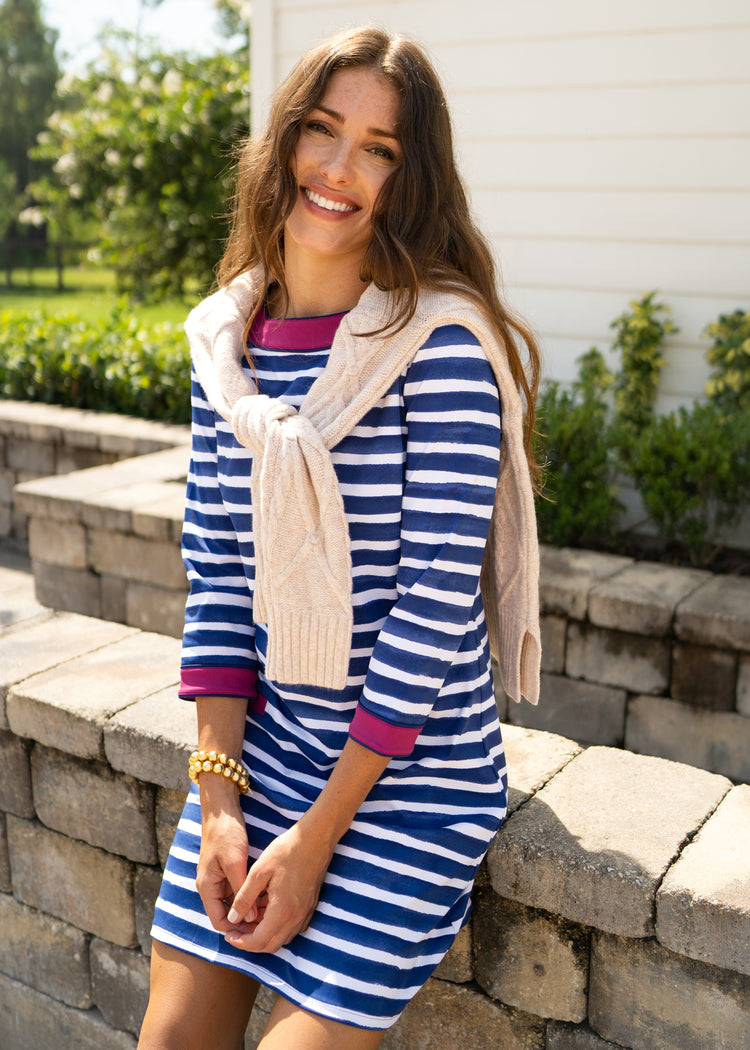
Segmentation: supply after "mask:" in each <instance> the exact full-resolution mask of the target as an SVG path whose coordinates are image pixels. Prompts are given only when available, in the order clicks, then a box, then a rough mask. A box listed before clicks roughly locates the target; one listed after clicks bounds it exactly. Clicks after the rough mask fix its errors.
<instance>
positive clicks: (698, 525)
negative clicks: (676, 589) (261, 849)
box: [628, 401, 750, 565]
mask: <svg viewBox="0 0 750 1050" xmlns="http://www.w3.org/2000/svg"><path fill="white" fill-rule="evenodd" d="M628 469H629V471H630V473H631V475H632V477H633V479H634V480H635V483H636V485H637V487H638V491H639V492H640V494H641V497H642V499H643V502H644V504H645V506H646V509H647V510H648V512H649V515H650V517H651V519H652V521H653V522H654V524H655V525H656V527H657V529H658V531H659V534H660V535H661V536H662V537H663V538H664V539H666V540H667V541H669V542H671V543H677V544H678V545H679V546H681V547H683V548H684V549H685V550H686V552H687V554H688V557H689V559H690V561H691V562H692V564H694V565H708V564H709V563H710V562H711V560H712V559H713V557H714V556H715V555H716V553H717V551H718V550H719V549H720V546H721V544H720V541H719V532H720V531H721V530H722V529H724V528H727V527H731V526H733V525H736V524H737V523H738V522H739V521H740V519H741V517H742V514H743V511H744V510H745V509H746V507H747V504H748V501H750V413H748V412H731V411H730V412H727V411H725V410H724V409H722V408H721V406H719V405H717V404H713V403H711V402H698V401H696V402H695V403H694V404H693V405H692V407H691V408H685V407H682V408H679V409H678V410H677V411H676V412H670V413H669V414H668V415H664V416H656V417H654V419H653V420H652V421H651V423H649V425H648V426H647V427H645V428H644V430H643V431H642V432H641V433H640V435H639V436H638V438H637V439H636V440H635V442H634V444H633V446H632V448H631V456H630V460H629V464H628Z"/></svg>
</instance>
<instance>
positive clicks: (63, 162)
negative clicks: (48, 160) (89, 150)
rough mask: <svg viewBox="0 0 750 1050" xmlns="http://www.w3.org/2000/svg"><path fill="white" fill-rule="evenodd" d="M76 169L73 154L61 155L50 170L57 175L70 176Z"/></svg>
mask: <svg viewBox="0 0 750 1050" xmlns="http://www.w3.org/2000/svg"><path fill="white" fill-rule="evenodd" d="M75 168H76V158H75V154H73V153H63V154H61V155H60V156H59V157H58V158H57V160H56V161H55V163H54V165H53V167H52V170H53V171H54V172H55V173H56V174H57V175H63V176H64V175H71V174H72V173H73V172H74V171H75Z"/></svg>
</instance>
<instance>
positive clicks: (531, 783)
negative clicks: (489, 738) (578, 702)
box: [502, 723, 583, 813]
mask: <svg viewBox="0 0 750 1050" xmlns="http://www.w3.org/2000/svg"><path fill="white" fill-rule="evenodd" d="M502 732H503V743H504V745H505V759H506V762H507V766H508V812H509V813H512V812H513V811H514V810H516V809H518V807H519V806H520V805H522V804H523V803H524V802H526V801H527V800H528V799H529V798H531V796H532V795H533V794H534V793H535V792H536V791H538V790H539V789H540V788H541V787H543V786H544V785H545V784H546V783H547V781H548V780H550V779H551V778H552V777H553V776H554V775H555V773H559V772H560V770H561V769H562V768H563V766H564V765H566V764H567V763H568V762H570V760H571V759H572V758H574V757H575V756H576V755H578V754H580V753H581V751H582V750H583V749H582V747H581V745H580V744H577V743H576V742H575V740H568V738H567V737H564V736H558V735H557V734H556V733H546V732H543V731H541V730H538V729H525V728H522V727H521V726H516V725H511V724H510V723H505V724H503V726H502Z"/></svg>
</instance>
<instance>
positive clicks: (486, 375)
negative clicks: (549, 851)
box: [152, 315, 506, 1029]
mask: <svg viewBox="0 0 750 1050" xmlns="http://www.w3.org/2000/svg"><path fill="white" fill-rule="evenodd" d="M339 321H340V315H335V316H331V317H324V318H313V319H292V320H287V321H283V322H279V321H270V320H268V318H267V317H265V315H262V316H261V317H260V318H259V320H258V321H256V323H255V325H254V327H253V330H252V332H251V345H252V346H253V347H254V349H253V352H252V356H253V363H254V367H255V371H256V376H257V380H258V383H259V388H260V390H261V392H262V393H265V394H268V395H269V396H271V397H278V398H281V399H282V400H285V401H288V402H289V403H291V404H292V405H294V406H297V407H298V406H299V405H300V404H301V402H302V400H303V399H304V397H305V394H306V392H307V391H308V390H309V388H310V386H311V384H312V382H313V381H314V379H315V378H316V376H318V375H319V374H320V372H321V371H322V369H323V368H324V367H325V364H326V361H327V356H328V351H329V349H330V346H331V343H332V342H333V337H334V335H335V331H336V328H337V326H338V323H339ZM499 449H500V410H499V399H498V393H497V388H496V385H495V382H494V378H493V375H492V371H491V369H490V366H489V364H488V363H487V360H486V359H485V357H484V354H483V352H482V350H481V348H480V346H479V344H478V343H477V341H476V339H475V338H474V337H473V336H472V335H471V334H470V333H469V332H468V331H467V330H466V329H464V328H461V327H458V326H444V327H441V328H437V329H436V330H435V331H434V332H433V334H432V335H431V336H430V338H429V339H428V340H427V342H426V343H425V344H424V345H423V347H422V348H421V349H420V350H419V351H418V353H417V354H416V356H415V358H414V360H413V361H412V362H411V364H410V365H409V366H408V367H407V368H406V369H405V370H404V372H403V374H402V375H401V376H399V378H398V379H397V380H396V382H395V383H394V384H393V386H392V387H391V389H390V390H389V391H388V393H387V394H386V395H385V396H384V397H383V398H382V399H381V400H380V401H379V402H378V403H376V404H375V405H374V406H373V407H372V408H371V409H370V410H369V411H368V412H367V414H366V415H365V416H364V417H363V418H362V420H361V421H360V423H359V424H358V425H357V426H356V427H355V428H354V429H353V430H352V431H351V432H350V433H349V434H348V435H347V436H346V437H345V438H344V439H343V440H342V441H341V442H340V444H339V445H337V446H336V447H335V448H334V449H333V450H332V452H331V456H332V459H333V463H334V467H335V470H336V474H337V478H338V482H339V487H340V490H341V494H342V497H343V501H344V508H345V512H346V516H347V521H348V525H349V531H350V536H351V553H352V563H353V608H354V632H353V641H352V650H351V657H350V663H349V674H348V680H347V685H346V687H345V688H344V689H343V690H341V691H333V690H326V689H313V688H311V687H303V686H290V685H287V684H284V683H279V682H275V681H269V680H268V679H267V678H266V677H265V675H264V667H265V654H266V643H267V636H266V631H265V629H264V626H263V625H262V624H254V623H253V619H252V593H253V579H254V550H253V529H252V511H251V507H250V505H249V478H250V468H251V453H250V452H249V451H248V450H247V449H245V448H244V447H243V446H241V445H240V444H238V442H237V441H236V439H235V438H234V435H233V433H232V430H231V427H230V426H229V424H228V423H226V422H225V421H224V420H223V419H222V418H221V416H219V415H218V414H217V413H216V412H214V410H213V409H212V408H211V406H210V405H209V404H208V402H207V401H206V398H205V395H204V393H203V391H202V389H201V387H200V385H199V384H198V383H197V381H195V380H194V383H193V455H192V461H191V469H190V476H189V481H188V492H187V505H186V517H185V527H184V537H183V555H184V558H185V563H186V566H187V570H188V576H189V580H190V596H189V599H188V604H187V611H186V624H185V635H184V647H183V661H182V686H181V695H182V696H184V697H185V698H191V697H192V698H194V697H196V696H200V695H222V696H226V695H229V696H239V697H248V698H249V703H248V713H247V720H246V732H245V743H244V749H243V756H242V757H243V761H244V763H245V764H246V765H247V766H248V767H249V769H250V771H251V775H252V780H253V792H252V794H251V795H246V796H243V797H242V806H243V810H244V813H245V818H246V822H247V828H248V839H249V850H250V857H251V858H255V857H257V856H258V855H259V854H260V853H261V852H262V850H263V849H264V848H265V846H267V845H268V844H269V843H270V842H271V841H272V840H273V839H274V838H275V837H276V836H277V835H279V834H280V833H281V832H283V831H285V830H286V829H287V828H289V827H290V826H291V825H293V824H294V823H295V822H296V821H297V820H298V819H299V817H300V816H301V814H302V813H304V812H305V810H306V809H307V808H308V807H309V806H310V805H311V804H312V802H313V801H314V800H315V799H316V797H317V796H318V794H319V793H320V791H321V788H322V786H323V785H324V783H325V781H326V778H327V777H328V775H329V774H330V772H331V769H332V768H333V766H334V765H335V762H336V759H337V757H338V755H339V754H340V753H341V750H342V748H343V746H344V744H345V742H346V740H347V737H348V736H349V735H351V736H352V737H353V738H354V739H356V740H357V741H358V742H359V743H361V744H363V745H364V746H365V747H368V748H370V749H372V750H374V751H377V752H378V753H380V754H383V755H388V756H392V757H391V761H390V763H389V765H388V767H387V769H386V770H385V772H384V773H383V775H382V776H381V777H380V779H379V780H378V782H377V784H376V785H375V787H374V788H373V789H372V790H371V792H370V794H369V795H368V798H367V800H366V801H365V803H364V804H363V805H362V806H361V808H360V810H359V812H358V814H357V816H356V818H355V820H354V822H353V823H352V825H351V827H350V829H349V830H348V831H347V832H346V834H345V835H344V836H343V838H342V839H341V841H340V843H339V844H338V846H337V848H336V850H335V853H334V856H333V860H332V862H331V865H330V867H329V870H328V873H327V875H326V878H325V881H324V883H323V887H322V890H321V894H320V899H319V904H318V907H317V909H316V912H315V915H314V917H313V920H312V923H311V925H310V926H309V928H308V929H307V930H305V931H304V932H302V933H300V934H298V935H297V937H296V938H295V939H294V940H293V941H292V942H291V943H290V944H288V945H287V946H285V947H282V948H280V949H279V950H278V951H276V952H275V953H273V954H270V953H249V952H245V951H241V950H238V949H235V948H232V947H231V946H229V945H228V944H227V943H226V941H225V940H224V937H223V936H222V935H221V934H220V933H217V932H216V931H215V930H214V929H213V928H212V927H211V924H210V923H209V921H208V919H207V917H206V915H205V912H204V910H203V907H202V904H201V901H200V898H199V896H198V893H197V891H196V888H195V876H196V865H197V861H198V854H199V849H200V832H201V827H200V807H199V797H198V793H197V789H196V788H195V787H193V788H192V790H191V792H190V794H189V796H188V799H187V802H186V804H185V809H184V812H183V815H182V819H181V821H180V824H179V827H178V830H177V833H176V836H175V839H174V843H173V845H172V849H171V851H170V855H169V860H168V863H167V866H166V870H165V873H164V879H163V883H162V888H161V893H160V896H159V899H158V901H157V905H156V912H155V918H154V925H153V930H152V933H153V936H154V937H155V938H156V939H157V940H159V941H163V942H164V943H167V944H170V945H173V946H175V947H177V948H180V949H182V950H184V951H187V952H191V953H194V954H196V955H198V956H201V957H202V958H204V959H208V960H210V961H212V962H217V963H220V964H223V965H226V966H229V967H233V968H236V969H238V970H241V971H243V972H244V973H247V974H249V975H250V976H252V977H254V978H255V979H256V980H258V981H260V982H262V983H263V984H265V985H267V986H269V987H271V988H273V989H275V990H276V991H278V992H280V993H281V994H282V995H283V996H285V997H286V998H287V999H290V1000H291V1001H292V1002H294V1003H296V1004H298V1005H300V1006H301V1007H303V1008H305V1009H307V1010H310V1011H312V1012H313V1013H318V1014H321V1015H323V1016H325V1017H329V1018H332V1019H334V1020H337V1021H342V1022H345V1023H348V1024H352V1025H357V1026H359V1027H364V1028H374V1029H384V1028H388V1027H389V1026H390V1025H391V1024H392V1023H393V1022H394V1021H395V1020H396V1018H397V1017H398V1015H399V1014H400V1013H401V1011H402V1010H403V1009H404V1007H405V1006H406V1004H407V1003H408V1001H409V1000H410V999H411V998H412V997H413V995H414V994H415V993H416V992H417V991H418V989H419V988H420V987H421V986H422V985H423V984H424V982H425V981H426V980H427V978H428V977H429V975H430V973H431V972H432V970H433V969H434V968H435V966H437V964H438V963H439V962H440V960H441V959H442V957H443V956H444V955H445V953H446V951H447V950H448V948H449V947H450V945H451V943H452V941H453V939H454V937H455V935H456V933H457V932H458V930H459V929H460V928H461V926H462V925H463V924H464V923H465V921H466V919H467V918H468V915H469V911H470V907H471V898H470V894H471V888H472V884H473V880H474V876H475V873H476V869H477V867H478V865H479V864H480V862H481V860H482V858H483V856H484V854H485V852H486V850H487V848H488V846H489V844H490V842H491V841H492V838H493V836H494V835H495V833H496V831H497V829H498V828H499V826H500V824H501V823H502V821H503V819H504V816H505V811H506V771H505V760H504V754H503V745H502V741H501V737H500V728H499V723H498V718H497V711H496V706H495V699H494V693H493V688H492V680H491V674H490V657H489V646H488V642H487V634H486V628H485V623H484V613H483V610H482V602H481V598H480V596H479V571H480V566H481V561H482V554H483V547H484V543H485V539H486V536H487V531H488V528H489V521H490V516H491V513H492V506H493V498H494V491H495V483H496V479H497V472H498V461H499Z"/></svg>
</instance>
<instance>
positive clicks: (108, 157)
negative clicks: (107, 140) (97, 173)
mask: <svg viewBox="0 0 750 1050" xmlns="http://www.w3.org/2000/svg"><path fill="white" fill-rule="evenodd" d="M121 160H122V157H121V156H120V151H119V150H116V149H108V150H105V151H104V163H105V164H110V165H111V166H112V167H113V168H114V167H116V166H117V165H118V164H119V163H120V161H121Z"/></svg>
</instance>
